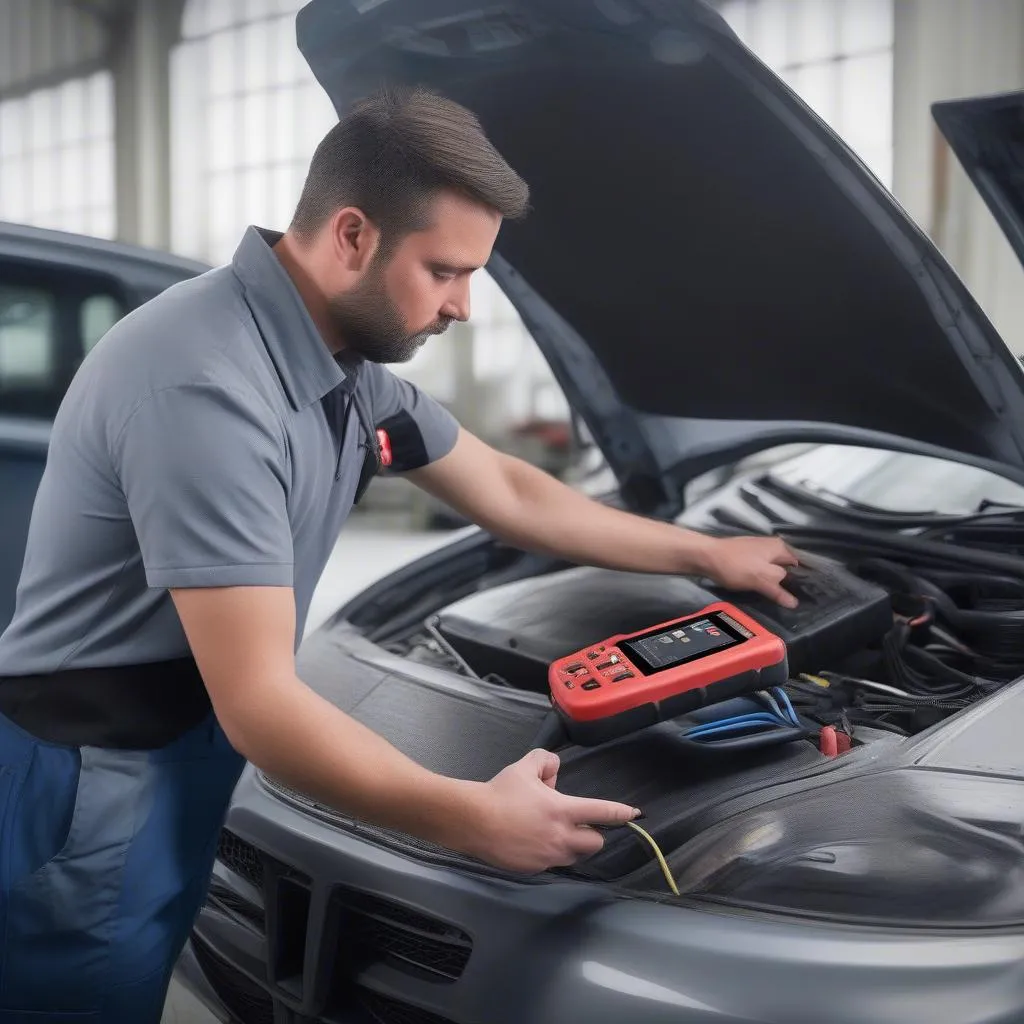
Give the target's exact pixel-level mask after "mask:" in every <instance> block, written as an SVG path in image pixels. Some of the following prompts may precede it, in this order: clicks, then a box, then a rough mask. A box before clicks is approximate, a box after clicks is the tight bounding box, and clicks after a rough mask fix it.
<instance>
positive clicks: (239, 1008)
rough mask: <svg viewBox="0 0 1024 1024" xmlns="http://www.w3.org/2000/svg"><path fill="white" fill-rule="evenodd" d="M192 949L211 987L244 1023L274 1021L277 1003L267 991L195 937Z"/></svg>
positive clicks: (253, 1023)
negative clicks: (274, 1002) (275, 1003)
mask: <svg viewBox="0 0 1024 1024" xmlns="http://www.w3.org/2000/svg"><path fill="white" fill-rule="evenodd" d="M192 948H193V950H194V951H195V954H196V960H197V961H198V962H199V966H200V967H201V968H202V971H203V974H204V975H205V976H206V980H207V981H208V982H209V983H210V987H211V988H212V989H213V990H214V992H216V993H217V998H218V999H219V1000H220V1001H221V1002H222V1003H223V1004H224V1005H225V1006H226V1007H227V1009H228V1012H229V1013H230V1014H231V1015H232V1016H233V1017H235V1018H236V1019H237V1020H239V1021H245V1024H274V1004H273V1002H272V1001H271V999H270V996H268V995H267V993H266V992H264V991H263V990H262V989H261V988H260V987H259V986H258V985H256V984H254V983H253V982H252V981H250V980H249V979H248V978H247V977H246V976H245V975H244V974H242V972H241V971H239V970H236V969H235V968H234V967H232V966H231V964H229V963H228V962H227V961H226V960H223V959H221V957H219V956H218V955H217V954H216V953H214V952H213V951H212V950H211V949H210V948H209V947H207V946H206V945H205V944H204V943H203V942H202V940H200V939H197V938H196V937H195V936H193V938H192Z"/></svg>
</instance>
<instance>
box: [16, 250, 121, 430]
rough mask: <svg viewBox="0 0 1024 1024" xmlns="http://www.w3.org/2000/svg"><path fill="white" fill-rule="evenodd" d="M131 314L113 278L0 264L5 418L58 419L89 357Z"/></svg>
mask: <svg viewBox="0 0 1024 1024" xmlns="http://www.w3.org/2000/svg"><path fill="white" fill-rule="evenodd" d="M127 310H128V304H127V303H126V302H125V300H124V298H123V296H122V294H121V288H120V286H119V283H118V282H117V281H116V280H114V279H112V278H107V277H105V276H103V275H99V274H93V273H90V272H87V271H82V270H79V269H78V268H77V267H69V266H64V265H61V264H59V263H58V262H56V261H55V262H54V263H52V264H42V263H28V262H24V263H22V262H19V261H13V260H11V261H7V260H0V416H2V415H14V416H31V417H42V418H45V419H49V418H51V417H52V416H53V415H54V414H55V413H56V411H57V408H58V406H59V405H60V403H61V400H62V399H63V397H64V392H65V391H66V390H67V388H68V385H69V384H70V383H71V378H72V377H73V376H74V374H75V371H76V370H77V369H78V367H79V366H80V365H81V362H82V360H83V359H84V358H85V356H86V355H87V354H88V353H89V351H90V350H91V349H92V348H93V347H95V345H96V344H97V343H98V342H99V341H100V339H101V338H103V336H104V335H105V334H106V333H107V331H108V330H110V328H111V327H112V326H113V325H114V324H115V323H116V322H117V321H118V320H120V319H121V317H122V316H124V314H125V313H126V312H127Z"/></svg>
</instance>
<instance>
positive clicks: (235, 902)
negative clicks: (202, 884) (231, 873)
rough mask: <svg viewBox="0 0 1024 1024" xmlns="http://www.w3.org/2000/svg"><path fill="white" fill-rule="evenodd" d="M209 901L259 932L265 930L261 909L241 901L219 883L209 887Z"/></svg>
mask: <svg viewBox="0 0 1024 1024" xmlns="http://www.w3.org/2000/svg"><path fill="white" fill-rule="evenodd" d="M208 899H209V901H210V902H211V903H212V904H214V905H215V906H217V907H220V908H221V909H222V910H226V911H228V912H229V913H232V914H235V915H237V916H238V917H242V918H244V919H245V920H246V921H248V922H249V923H250V924H251V925H254V926H255V927H256V928H258V929H259V930H260V931H261V932H262V931H265V930H266V927H267V922H266V915H265V914H264V912H263V908H262V907H258V906H256V905H254V904H252V903H250V902H249V901H248V900H245V899H243V898H242V897H241V896H239V895H238V893H236V892H232V891H231V890H230V889H228V888H227V887H226V886H223V885H221V884H220V883H219V882H213V883H212V884H211V885H210V892H209V897H208Z"/></svg>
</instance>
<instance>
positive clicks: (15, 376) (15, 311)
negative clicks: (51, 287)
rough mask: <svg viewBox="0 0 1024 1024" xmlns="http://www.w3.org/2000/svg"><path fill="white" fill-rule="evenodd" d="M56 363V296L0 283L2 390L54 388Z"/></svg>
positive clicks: (0, 368) (34, 289)
mask: <svg viewBox="0 0 1024 1024" xmlns="http://www.w3.org/2000/svg"><path fill="white" fill-rule="evenodd" d="M57 363H58V355H57V299H56V296H55V295H54V294H53V293H52V292H49V291H46V290H44V289H42V288H31V287H25V286H22V285H5V284H0V393H3V392H8V391H11V390H21V389H28V390H32V391H40V390H46V389H50V388H53V387H54V386H55V384H56V377H57Z"/></svg>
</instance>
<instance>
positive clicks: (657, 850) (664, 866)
mask: <svg viewBox="0 0 1024 1024" xmlns="http://www.w3.org/2000/svg"><path fill="white" fill-rule="evenodd" d="M626 824H627V825H628V826H629V827H630V828H631V829H633V831H634V832H639V833H640V835H642V836H643V837H644V839H646V840H647V842H649V843H650V844H651V848H652V849H653V850H654V855H655V856H656V857H657V858H658V863H659V864H660V865H661V873H662V874H663V875H664V876H665V881H666V882H668V887H669V888H670V889H671V890H672V892H673V893H674V894H675V895H676V896H678V895H679V887H678V886H677V885H676V880H675V879H674V878H673V877H672V871H671V870H670V869H669V866H668V861H667V860H665V855H664V854H663V853H662V852H661V847H660V846H658V844H657V843H656V842H655V841H654V837H653V836H652V835H651V834H650V832H648V831H647V830H646V829H643V828H641V827H640V826H639V825H638V824H637V823H636V822H635V821H627V822H626Z"/></svg>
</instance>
